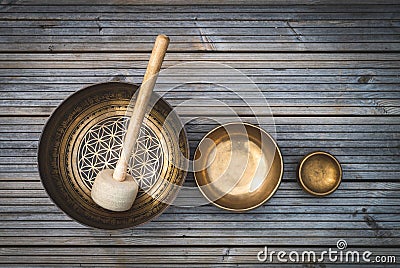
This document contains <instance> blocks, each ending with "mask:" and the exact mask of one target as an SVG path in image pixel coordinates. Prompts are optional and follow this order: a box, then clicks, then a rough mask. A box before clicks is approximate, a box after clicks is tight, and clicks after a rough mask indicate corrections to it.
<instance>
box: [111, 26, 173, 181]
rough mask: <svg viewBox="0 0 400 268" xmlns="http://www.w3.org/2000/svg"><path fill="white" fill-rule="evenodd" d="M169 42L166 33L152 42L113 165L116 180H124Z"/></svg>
mask: <svg viewBox="0 0 400 268" xmlns="http://www.w3.org/2000/svg"><path fill="white" fill-rule="evenodd" d="M168 44H169V38H168V36H166V35H162V34H161V35H159V36H157V39H156V41H155V43H154V47H153V51H152V52H151V56H150V60H149V63H148V65H147V69H146V73H145V75H144V77H143V83H142V85H141V86H140V89H139V95H138V97H137V100H136V103H135V107H134V108H133V113H132V116H131V119H130V122H129V125H128V130H127V132H126V134H125V140H124V144H123V147H122V152H121V156H120V158H119V160H118V162H117V166H116V167H115V170H114V174H113V178H114V179H115V180H117V181H123V180H125V176H126V172H127V168H128V161H129V158H130V155H131V153H132V150H133V147H134V146H135V144H136V140H137V139H138V136H139V131H140V127H141V125H142V123H143V119H144V115H145V112H146V107H147V105H148V103H149V100H150V97H151V94H152V92H153V89H154V86H155V84H156V80H157V76H158V72H159V71H160V69H161V65H162V63H163V60H164V56H165V53H166V51H167V48H168Z"/></svg>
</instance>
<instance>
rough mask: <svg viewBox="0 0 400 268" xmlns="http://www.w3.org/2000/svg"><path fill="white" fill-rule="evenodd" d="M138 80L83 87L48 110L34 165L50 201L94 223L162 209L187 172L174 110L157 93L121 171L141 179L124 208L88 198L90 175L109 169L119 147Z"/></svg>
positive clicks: (104, 225) (122, 221) (145, 217)
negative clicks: (106, 206) (105, 206)
mask: <svg viewBox="0 0 400 268" xmlns="http://www.w3.org/2000/svg"><path fill="white" fill-rule="evenodd" d="M137 89H138V86H136V85H133V84H128V83H117V82H109V83H103V84H97V85H93V86H89V87H87V88H84V89H82V90H80V91H78V92H76V93H74V94H73V95H71V96H70V97H69V98H67V99H66V100H65V101H64V102H63V103H62V104H61V105H60V106H59V107H58V108H57V109H56V110H55V111H54V112H53V114H52V115H51V117H50V118H49V120H48V121H47V123H46V125H45V127H44V130H43V132H42V136H41V138H40V144H39V150H38V162H39V172H40V177H41V180H42V183H43V186H44V188H45V189H46V191H47V193H48V195H49V196H50V198H51V199H52V200H53V201H54V203H55V204H56V205H57V206H58V207H59V208H60V209H61V210H63V211H64V212H65V213H66V214H67V215H69V216H70V217H72V218H73V219H75V220H76V221H78V222H80V223H82V224H84V225H87V226H91V227H95V228H101V229H120V228H128V227H133V226H137V225H139V224H142V223H145V222H147V221H150V220H151V219H153V218H154V217H156V216H157V215H159V214H161V213H162V212H163V211H164V210H165V209H166V208H167V207H168V205H169V204H171V202H172V201H173V200H174V198H175V197H176V195H177V193H178V190H179V186H180V185H182V184H183V182H184V179H185V177H186V170H187V169H186V167H187V159H188V155H189V146H188V142H187V138H186V133H185V131H184V129H183V128H182V125H181V121H180V120H179V118H178V115H177V114H176V113H175V112H174V111H173V109H172V108H171V106H169V105H168V103H167V102H165V101H164V100H163V99H162V98H160V97H159V96H158V95H157V94H153V96H152V102H153V103H155V104H154V106H153V107H152V109H151V111H150V112H149V113H148V115H146V118H145V120H144V123H143V126H142V128H141V132H140V135H139V138H138V140H137V143H136V150H134V152H135V155H133V154H132V156H131V159H130V163H129V168H128V172H129V173H130V174H131V175H132V176H133V177H134V178H136V179H137V181H138V184H139V186H140V189H139V192H138V195H137V198H136V199H135V202H134V204H133V206H132V208H131V209H130V210H128V211H124V212H113V211H109V210H106V209H103V208H101V207H100V206H98V205H97V204H96V203H95V202H94V201H93V200H92V199H91V197H90V191H91V187H92V184H93V180H94V178H95V177H96V175H97V173H98V172H100V171H101V170H103V169H105V168H114V167H115V165H116V162H117V160H118V158H119V154H120V151H121V149H122V142H123V138H124V134H125V132H126V127H127V122H128V120H129V115H127V109H128V107H131V106H132V104H133V105H134V98H133V99H132V97H133V94H134V93H135V92H136V90H137Z"/></svg>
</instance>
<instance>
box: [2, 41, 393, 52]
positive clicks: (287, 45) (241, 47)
mask: <svg viewBox="0 0 400 268" xmlns="http://www.w3.org/2000/svg"><path fill="white" fill-rule="evenodd" d="M151 47H152V42H148V43H144V42H142V41H139V40H138V41H137V42H126V43H108V44H107V46H105V45H104V43H103V42H97V43H94V42H93V43H90V44H88V43H86V42H81V43H64V42H59V43H57V42H49V43H35V44H32V43H29V42H26V43H14V44H12V46H11V45H10V44H8V43H0V51H1V52H21V51H23V52H27V51H29V52H66V51H85V52H93V51H119V52H121V51H126V52H132V51H138V52H150V51H151ZM168 50H169V52H171V53H173V52H181V51H225V52H226V51H237V52H240V51H246V52H249V51H253V52H265V51H275V52H276V51H321V52H322V51H339V52H343V51H365V50H369V51H371V52H372V51H391V52H393V51H399V42H379V43H368V42H365V43H364V44H363V46H360V45H359V44H358V43H354V42H332V43H322V42H315V43H311V42H310V43H307V42H297V41H296V42H281V43H279V42H269V43H268V42H263V43H259V42H248V43H237V42H220V43H216V42H197V43H171V45H170V47H169V48H168Z"/></svg>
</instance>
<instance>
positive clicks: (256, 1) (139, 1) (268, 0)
mask: <svg viewBox="0 0 400 268" xmlns="http://www.w3.org/2000/svg"><path fill="white" fill-rule="evenodd" d="M73 3H74V4H76V5H87V2H86V1H82V0H77V1H74V2H73ZM335 3H336V5H338V4H342V5H349V4H351V3H352V4H365V5H371V4H372V5H374V4H376V1H372V0H352V1H351V2H349V1H344V0H338V1H337V2H335ZM379 3H381V4H384V5H394V4H397V2H396V1H394V0H382V1H380V2H379ZM92 4H93V5H106V6H110V5H121V4H123V5H133V6H137V5H160V6H169V5H189V6H190V5H196V6H197V5H207V4H208V5H216V6H220V7H222V8H223V7H225V6H227V5H228V6H229V5H256V6H258V5H265V4H269V5H284V6H286V5H290V6H292V5H321V4H322V5H330V4H332V2H331V1H329V0H319V1H314V0H301V1H297V0H296V1H295V0H284V1H277V0H250V1H243V0H227V1H223V2H221V1H217V0H207V1H204V0H196V1H192V2H190V3H188V2H187V1H183V0H168V1H161V0H151V1H148V0H127V1H123V2H120V1H118V0H113V1H106V0H94V1H93V2H92ZM4 5H5V6H10V5H60V6H63V5H71V1H70V0H62V1H57V2H53V1H49V0H40V1H37V0H35V1H32V0H21V1H18V2H15V3H10V4H4Z"/></svg>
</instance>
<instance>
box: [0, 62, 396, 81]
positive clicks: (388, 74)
mask: <svg viewBox="0 0 400 268" xmlns="http://www.w3.org/2000/svg"><path fill="white" fill-rule="evenodd" d="M0 62H2V61H0ZM19 62H20V61H19V60H17V59H16V60H15V63H16V64H17V63H19ZM239 62H241V63H242V66H241V67H239V66H238V68H235V69H236V70H237V72H236V73H233V72H231V73H229V71H227V68H228V67H226V65H219V66H218V65H216V64H214V65H213V63H208V62H207V61H202V62H196V65H193V66H190V65H188V64H186V65H184V66H182V67H180V65H179V64H178V65H177V66H174V67H173V68H174V70H177V72H179V73H169V72H161V73H160V79H166V78H170V77H171V78H176V77H177V76H178V75H181V76H188V78H190V77H192V76H193V77H194V78H204V77H205V76H206V75H209V76H211V77H216V78H220V77H221V76H224V75H229V77H232V78H236V77H240V76H242V75H243V74H244V75H246V76H248V77H250V78H251V79H254V78H257V77H261V76H262V77H266V78H270V76H274V77H275V76H277V79H279V78H280V77H286V78H290V77H292V76H294V78H299V81H298V82H300V81H301V79H302V77H303V76H313V79H318V78H325V79H327V78H329V77H335V78H336V79H338V80H336V82H331V83H337V84H338V83H341V84H345V83H348V84H351V83H362V82H363V84H365V83H366V82H368V83H397V82H398V80H396V79H395V78H396V76H398V74H399V70H400V62H399V67H398V68H390V69H388V68H364V69H361V68H360V69H357V68H349V69H343V68H296V69H295V68H283V69H279V68H252V67H251V66H250V64H251V62H245V61H241V60H239ZM260 62H261V61H260ZM53 63H56V62H55V61H46V62H44V61H43V65H42V68H32V66H30V67H29V68H21V67H20V68H12V69H10V68H7V69H0V77H9V76H27V77H30V76H34V77H46V76H67V77H69V76H72V77H93V76H99V77H105V79H109V77H111V76H113V74H115V73H118V72H120V73H121V74H125V75H126V76H132V77H134V78H136V77H139V76H143V75H144V72H145V69H143V68H137V67H136V66H134V64H132V66H131V68H128V69H122V68H85V67H84V66H82V67H81V68H75V64H74V63H73V62H71V66H70V67H69V68H54V66H52V67H51V64H53ZM210 64H211V65H210ZM236 64H237V63H236ZM46 67H47V68H46ZM204 68H207V70H208V71H209V73H205V71H204ZM364 75H369V77H370V81H358V80H357V81H354V80H351V81H348V82H346V80H345V79H351V78H353V77H357V78H360V77H361V76H364ZM342 79H343V80H342ZM376 79H377V80H376ZM389 79H392V80H389ZM221 80H222V79H221ZM278 81H279V80H278ZM289 81H290V80H289ZM222 82H224V83H226V84H228V81H226V80H222ZM235 82H236V81H231V83H235ZM257 82H258V83H260V84H261V81H257ZM268 82H271V83H273V82H274V80H272V81H268ZM304 82H305V83H307V81H304ZM304 82H303V83H304ZM81 83H82V84H84V83H85V81H82V82H81ZM165 83H167V81H165V82H163V81H162V80H161V82H160V83H159V84H165ZM237 83H238V84H239V83H240V81H237ZM242 83H243V81H242ZM286 83H289V82H286ZM314 83H322V84H323V83H328V81H326V82H323V80H321V81H319V80H317V81H315V82H314Z"/></svg>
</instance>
